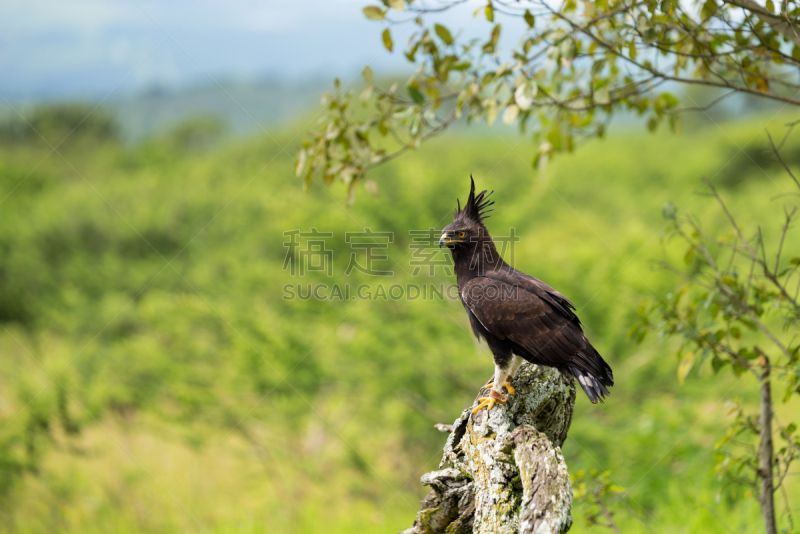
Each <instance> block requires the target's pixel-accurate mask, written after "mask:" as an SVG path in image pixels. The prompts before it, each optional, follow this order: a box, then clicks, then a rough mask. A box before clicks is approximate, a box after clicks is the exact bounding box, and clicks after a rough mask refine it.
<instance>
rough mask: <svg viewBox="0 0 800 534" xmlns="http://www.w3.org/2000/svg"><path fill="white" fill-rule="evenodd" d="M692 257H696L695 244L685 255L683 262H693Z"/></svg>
mask: <svg viewBox="0 0 800 534" xmlns="http://www.w3.org/2000/svg"><path fill="white" fill-rule="evenodd" d="M692 258H694V246H690V247H689V249H688V250H687V251H686V254H684V255H683V263H686V264H687V265H688V264H690V263H692Z"/></svg>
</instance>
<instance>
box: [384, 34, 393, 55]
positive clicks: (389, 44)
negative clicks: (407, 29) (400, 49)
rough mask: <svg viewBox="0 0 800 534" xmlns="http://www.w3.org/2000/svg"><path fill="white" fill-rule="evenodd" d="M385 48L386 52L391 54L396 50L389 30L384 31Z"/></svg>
mask: <svg viewBox="0 0 800 534" xmlns="http://www.w3.org/2000/svg"><path fill="white" fill-rule="evenodd" d="M383 46H385V47H386V50H388V51H389V52H391V51H392V49H393V48H394V42H393V41H392V32H390V31H389V28H386V29H385V30H383Z"/></svg>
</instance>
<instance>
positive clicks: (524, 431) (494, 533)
mask: <svg viewBox="0 0 800 534" xmlns="http://www.w3.org/2000/svg"><path fill="white" fill-rule="evenodd" d="M511 385H512V386H514V388H516V394H515V395H509V396H508V404H507V405H506V406H500V407H499V408H498V407H497V406H496V407H495V408H493V409H492V411H491V413H490V414H487V412H486V410H481V411H480V412H478V413H477V414H475V415H473V414H472V409H473V408H474V407H475V406H477V404H478V399H479V398H480V397H481V395H479V396H478V399H476V400H475V402H474V403H473V405H472V407H470V408H468V409H466V410H464V412H463V413H462V414H461V417H459V418H458V419H457V420H456V422H455V423H454V424H453V426H452V429H449V428H448V430H451V432H450V437H449V438H448V439H447V443H446V444H445V446H444V455H443V457H442V461H441V462H440V464H439V469H440V470H439V471H432V472H430V473H426V474H424V475H423V476H422V478H421V481H422V484H423V485H425V486H430V487H431V491H430V493H428V495H427V496H426V497H425V499H423V501H422V507H421V509H420V511H419V513H418V514H417V519H416V520H415V521H414V524H413V525H412V527H411V528H410V529H408V530H406V531H404V532H403V533H402V534H433V533H447V534H460V533H471V532H474V533H480V534H483V533H486V534H489V533H491V534H512V533H514V534H517V533H519V534H546V533H552V534H555V533H563V532H566V531H567V530H569V528H570V527H571V526H572V516H571V514H570V510H571V508H572V489H571V487H570V482H569V474H568V473H567V464H566V463H565V462H564V457H563V455H562V454H561V445H562V443H564V440H565V439H566V437H567V432H568V431H569V425H570V422H571V421H572V411H573V408H574V406H575V383H574V381H573V380H572V378H570V377H566V376H564V375H562V374H561V373H560V372H558V371H557V370H555V369H552V368H549V367H542V366H537V365H530V364H525V365H523V366H522V367H521V368H520V370H519V372H518V373H517V376H516V377H515V378H514V380H513V381H512V382H511Z"/></svg>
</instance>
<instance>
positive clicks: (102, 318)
mask: <svg viewBox="0 0 800 534" xmlns="http://www.w3.org/2000/svg"><path fill="white" fill-rule="evenodd" d="M89 109H91V108H89ZM104 109H105V108H100V109H98V110H96V111H95V112H94V113H92V114H91V115H90V117H89V119H87V120H85V121H82V120H81V119H83V117H84V116H85V115H86V112H87V109H85V108H81V107H73V106H50V107H43V108H37V109H35V110H33V111H32V112H31V114H29V115H28V116H27V117H26V118H27V119H28V121H29V122H31V124H32V125H35V127H36V129H37V130H38V131H39V132H40V133H41V134H42V136H41V137H40V136H38V135H35V134H34V135H31V132H30V128H28V129H26V127H25V125H24V124H20V122H19V121H15V120H11V119H9V120H7V121H6V122H5V123H3V125H2V127H0V143H1V144H0V153H2V157H0V327H1V328H0V353H1V354H2V355H3V357H2V358H0V518H1V519H0V529H1V530H2V531H4V532H21V533H24V532H42V531H49V532H83V533H87V532H117V531H119V532H129V531H133V530H137V531H141V532H163V531H184V532H287V533H288V532H298V533H304V532H308V533H311V532H332V533H335V532H341V533H345V532H346V533H359V532H397V531H399V530H401V529H403V528H406V527H407V526H408V525H409V524H410V522H411V520H412V519H413V517H414V514H415V512H416V510H417V509H418V500H419V499H420V498H421V497H422V496H423V495H424V493H425V490H424V489H423V488H422V487H420V484H419V476H420V475H421V474H422V473H424V472H426V471H429V470H431V469H433V468H435V467H436V464H437V462H438V460H439V457H440V452H441V447H442V445H443V443H444V439H445V438H444V435H443V434H441V433H439V432H437V431H436V430H435V429H434V428H433V424H435V423H449V422H452V421H453V420H454V419H455V418H456V417H457V416H458V415H459V414H460V412H461V410H463V409H464V408H465V407H467V406H468V405H469V404H470V403H471V402H472V400H473V399H474V397H475V395H476V394H477V392H478V388H479V387H480V385H481V384H483V383H484V381H485V380H486V379H487V378H488V377H489V375H490V374H491V364H490V360H489V359H490V355H489V353H488V349H487V348H486V346H485V345H478V344H476V342H475V341H474V339H473V337H472V335H471V333H470V331H469V326H468V324H467V319H466V316H465V315H464V314H463V311H462V309H461V304H460V303H458V302H457V301H448V300H444V301H439V300H422V299H418V300H399V301H385V300H383V299H377V300H372V301H370V300H353V301H341V300H337V299H333V300H321V301H320V300H315V299H311V300H300V299H295V300H285V299H284V298H283V297H284V294H285V292H284V286H285V284H298V283H301V284H308V283H326V284H329V285H330V284H331V283H333V282H336V283H339V284H341V285H344V284H350V285H351V286H352V287H355V286H357V285H358V284H361V283H366V284H370V285H371V286H372V287H373V288H374V287H377V285H378V284H380V283H383V284H387V285H388V284H393V283H399V284H403V285H405V284H407V283H417V284H422V283H435V284H442V283H443V284H447V283H452V282H454V278H452V277H448V276H446V275H445V274H444V273H443V272H442V271H439V272H438V273H437V275H436V276H434V277H429V276H428V274H427V270H425V269H423V271H422V273H421V274H420V275H419V276H416V277H412V275H411V273H412V271H413V267H412V266H411V265H410V260H411V258H412V250H411V248H410V247H409V245H410V244H411V237H410V236H409V233H408V232H409V230H411V229H417V230H427V229H428V228H436V229H440V228H442V227H443V226H444V225H446V224H447V223H448V222H449V220H451V217H452V210H453V208H454V206H455V199H456V198H457V197H459V198H461V199H462V200H463V199H464V198H465V196H466V193H467V187H468V176H469V174H470V173H472V174H473V175H474V176H475V178H476V181H477V183H478V185H479V186H480V187H485V188H488V189H494V190H495V191H496V193H495V200H496V202H497V206H496V207H497V210H496V212H495V213H494V214H493V216H492V218H491V219H490V220H489V224H488V226H489V229H490V231H491V232H493V233H494V234H496V235H503V234H506V233H507V232H508V231H509V228H512V227H513V228H515V229H516V232H517V234H518V235H519V236H520V237H521V241H520V242H519V243H518V244H517V247H516V249H515V254H514V258H513V259H514V264H515V266H516V267H518V268H520V269H522V270H524V271H526V272H529V273H531V274H533V275H534V276H537V277H538V278H541V279H543V280H545V281H546V282H547V283H549V284H551V285H553V286H555V287H556V288H558V289H559V290H560V291H562V292H563V293H564V294H566V295H567V296H568V297H569V298H570V299H572V300H573V301H574V302H575V304H576V306H577V308H578V311H579V314H580V316H581V318H582V319H583V321H584V323H585V325H586V329H587V331H588V333H589V335H590V337H591V339H592V340H593V342H594V343H595V345H596V346H597V348H598V349H599V351H600V352H601V353H602V354H603V355H604V357H605V358H606V359H607V360H608V361H609V362H610V363H611V365H612V367H613V368H614V370H615V377H616V379H617V384H618V385H617V386H615V388H614V390H613V392H612V397H611V398H610V400H609V402H607V403H606V404H605V405H600V406H592V405H590V404H589V403H588V401H587V400H586V399H585V398H581V399H580V400H579V401H578V404H577V406H576V414H575V418H574V421H573V427H572V431H571V433H570V437H569V439H568V440H567V442H566V443H565V445H564V454H565V457H566V459H567V462H568V464H569V466H570V469H571V470H572V471H573V472H576V473H577V472H580V471H582V470H586V471H597V472H604V473H605V472H608V473H605V474H604V477H606V483H607V485H608V487H611V486H613V487H614V491H615V492H616V491H617V490H618V489H619V488H624V490H621V491H622V493H621V498H622V499H624V501H625V503H626V506H628V507H629V509H630V510H631V513H626V514H617V515H616V516H615V520H616V522H617V524H618V525H619V526H620V528H621V529H622V530H623V531H625V532H646V531H649V532H726V531H728V530H729V529H731V530H734V531H737V532H739V531H742V530H743V529H744V530H745V531H747V530H748V525H754V524H758V521H759V511H758V507H757V504H756V503H755V501H752V500H748V499H747V498H746V496H742V495H739V496H736V495H731V494H730V493H723V492H722V491H721V490H722V487H723V484H722V481H720V480H718V479H716V478H714V477H709V476H708V474H709V472H710V471H711V470H712V469H713V468H714V465H715V459H714V450H713V447H714V444H715V442H716V441H717V440H718V439H719V436H720V435H722V434H723V433H724V431H725V429H726V428H727V426H728V425H729V423H730V420H729V419H730V418H731V417H733V416H732V415H730V414H729V410H728V409H727V408H726V403H727V402H729V401H732V400H734V397H739V401H738V402H740V403H741V404H742V405H743V406H751V407H752V406H756V405H757V401H758V382H757V380H755V379H753V378H752V377H750V376H747V375H744V376H742V377H737V376H736V375H734V374H733V373H730V372H729V371H727V370H724V371H723V372H722V373H721V374H720V376H719V378H718V379H716V380H713V381H709V380H706V379H705V378H707V377H708V376H710V375H711V373H712V369H711V364H710V363H709V362H706V363H705V364H703V365H700V366H698V367H696V368H695V369H694V370H693V371H692V372H691V373H690V374H689V375H688V376H686V378H685V381H684V383H683V384H682V385H681V384H680V383H679V382H678V380H677V379H676V369H677V368H678V364H679V361H678V360H677V359H676V356H675V355H676V353H677V347H678V345H679V340H674V341H671V340H659V339H657V338H656V337H655V336H653V337H649V338H647V339H645V341H644V342H643V343H641V344H637V343H636V340H632V339H630V338H629V336H628V333H629V330H630V328H631V326H632V325H634V324H635V322H636V321H637V317H638V311H637V310H638V309H639V307H640V304H641V302H642V301H643V300H646V299H649V300H654V299H655V298H659V296H661V297H663V295H665V294H667V293H668V292H669V291H670V290H671V289H673V288H674V287H675V284H676V282H675V278H674V275H672V274H670V273H667V272H664V271H663V270H659V269H657V268H656V267H655V265H654V261H653V260H654V259H660V258H662V257H663V254H664V252H666V253H667V254H668V255H669V254H673V255H677V256H676V257H682V256H683V254H684V252H685V251H684V250H683V248H677V247H676V248H675V249H674V250H673V249H670V248H669V247H670V245H664V242H663V241H662V240H661V239H660V237H662V235H663V233H664V232H665V231H666V229H667V225H668V221H667V220H665V219H664V218H663V216H662V206H663V205H664V203H665V202H668V201H669V202H672V203H673V204H674V205H675V206H676V207H677V209H679V210H680V212H681V213H692V214H695V215H696V216H698V217H699V218H700V219H702V220H703V222H704V225H705V228H709V229H711V230H713V229H715V228H722V227H723V226H724V224H725V221H724V219H723V215H722V214H721V213H719V212H718V210H716V209H714V204H713V200H711V199H709V198H708V197H707V196H706V195H705V194H704V193H703V192H702V191H701V189H702V186H703V184H702V181H701V177H706V178H709V179H711V180H713V182H714V183H715V184H716V185H717V187H718V188H719V191H720V193H721V195H723V196H724V198H725V199H726V202H728V204H729V206H730V207H731V209H732V210H734V211H735V212H736V213H737V214H738V216H739V217H740V219H741V220H742V221H743V222H749V223H753V224H761V225H762V226H763V227H764V228H765V229H769V228H776V229H779V227H780V223H781V222H782V217H783V214H782V213H781V211H780V210H779V209H775V206H776V201H775V200H773V197H775V196H776V195H779V194H781V193H782V192H785V191H786V190H789V187H790V183H789V180H790V179H789V178H788V177H787V176H786V175H785V174H784V173H783V172H782V169H780V168H779V167H778V166H777V163H776V162H774V161H773V160H772V159H771V158H769V157H768V156H766V155H765V150H766V149H768V144H767V140H766V136H765V134H764V127H765V126H766V127H768V128H770V129H772V130H773V131H782V130H781V128H782V124H783V123H784V122H786V121H785V120H784V119H783V118H782V117H781V116H780V115H779V114H778V115H776V114H775V113H773V112H768V113H766V114H762V115H755V116H750V117H749V118H747V119H746V120H743V121H739V122H726V123H722V124H721V125H718V124H716V123H713V122H708V123H706V124H697V125H695V127H693V128H691V129H688V128H687V129H686V131H687V133H684V134H682V135H680V136H675V135H671V134H666V133H656V134H654V135H649V136H645V135H641V134H640V133H639V131H638V130H637V131H635V132H629V131H628V130H626V129H624V128H623V129H620V130H617V131H614V132H612V134H611V135H609V136H608V138H607V139H604V140H596V141H592V142H590V143H588V144H587V145H586V146H585V147H583V148H582V149H581V150H579V151H577V152H576V153H575V154H573V155H571V156H569V157H563V158H558V159H557V160H555V161H554V162H552V163H551V164H550V165H549V166H548V168H547V173H546V175H544V176H542V175H538V174H537V173H536V172H535V171H532V170H531V168H530V161H531V158H532V156H533V153H532V148H531V147H528V146H527V145H525V144H522V145H520V144H518V143H519V140H518V139H517V138H516V137H514V136H511V135H509V134H508V132H506V131H503V130H502V129H500V130H489V129H479V130H475V131H471V132H469V134H465V133H463V132H462V133H458V132H457V133H455V134H454V135H451V136H449V137H447V138H446V139H436V140H432V141H431V142H430V143H428V144H427V145H424V146H422V147H421V148H420V149H419V150H418V151H415V152H413V153H410V154H408V155H407V156H405V157H404V158H402V159H399V160H397V161H393V162H391V163H390V164H388V165H385V166H382V167H380V168H377V169H375V170H374V171H372V173H371V179H373V180H374V181H375V183H376V185H377V186H378V191H379V196H378V197H373V196H367V195H363V196H362V197H361V198H359V201H358V202H357V203H356V204H355V205H354V206H352V207H345V202H346V198H345V196H344V195H345V192H344V191H341V190H336V189H329V188H327V186H325V185H320V184H318V183H316V182H314V183H312V184H311V186H310V188H309V190H308V192H307V193H304V192H303V190H302V187H301V183H300V180H294V181H293V180H291V179H287V177H289V176H291V175H292V174H293V171H294V164H295V161H294V159H293V156H294V154H295V153H296V152H297V150H298V148H299V146H300V145H299V137H298V135H297V133H298V132H302V131H303V129H304V127H305V126H306V124H307V123H306V121H305V120H300V121H297V122H294V123H286V124H284V126H281V127H274V128H271V129H270V130H269V131H265V132H261V133H259V134H258V135H253V136H249V137H235V136H230V135H228V134H227V132H228V128H227V127H226V126H225V124H224V122H223V121H220V120H218V119H215V118H213V117H208V116H200V117H196V118H190V119H188V120H186V121H184V122H181V123H178V124H176V125H175V126H173V127H171V128H167V129H164V130H162V131H160V132H158V133H157V134H154V135H152V136H150V137H147V138H145V139H143V140H140V141H137V142H128V141H125V140H124V136H122V135H120V133H119V132H121V131H123V129H124V128H123V127H122V126H120V125H119V124H118V123H116V122H115V120H114V116H113V114H111V113H107V112H106V111H104ZM310 116H313V114H311V113H310ZM69 132H72V133H71V135H69V137H68V138H67V140H66V141H64V142H63V143H61V140H62V139H63V138H64V136H65V135H67V134H68V133H69ZM797 135H798V134H797V133H795V134H794V136H793V137H792V138H790V139H789V143H790V145H789V146H796V143H797ZM59 143H61V144H59ZM791 143H794V144H793V145H792V144H791ZM54 146H56V147H57V152H53V151H52V147H54ZM788 159H790V160H791V161H790V165H792V166H793V167H794V168H797V166H798V164H800V161H799V160H798V159H797V151H796V150H794V151H790V152H789V154H788ZM312 227H315V228H318V229H319V230H320V231H325V232H332V233H333V237H331V238H330V239H328V240H327V243H326V245H327V247H328V248H329V249H331V250H332V251H333V277H332V279H331V278H329V277H327V276H326V275H324V273H318V272H314V273H307V275H306V276H305V277H303V278H299V277H293V276H291V274H290V273H289V272H288V271H285V270H283V265H284V260H285V258H286V254H287V249H286V248H285V247H284V242H285V240H286V238H285V237H284V232H286V231H291V230H295V229H297V230H301V231H303V232H306V231H309V230H310V229H311V228H312ZM365 227H369V228H371V229H373V230H374V231H381V232H393V233H394V236H395V238H394V242H393V243H392V244H390V245H389V248H388V250H387V253H388V255H389V260H387V261H384V262H381V263H380V265H381V267H382V268H386V269H390V270H393V271H394V275H393V276H392V277H391V278H389V279H388V280H387V279H377V278H374V277H368V276H365V275H361V274H358V273H353V274H352V275H351V276H345V275H344V270H345V268H346V266H347V263H348V259H349V256H350V253H351V248H350V246H349V245H348V244H347V243H346V242H345V235H344V234H345V232H358V231H363V229H364V228H365ZM765 238H766V239H769V236H765ZM663 246H667V250H664V249H662V247H663ZM785 247H786V254H787V255H788V256H789V257H791V256H798V255H800V243H798V242H796V241H792V242H787V243H786V244H785ZM748 386H750V387H748ZM798 409H800V404H798V401H797V399H796V398H793V399H792V400H791V401H790V402H789V403H786V404H783V403H778V404H777V405H776V412H777V414H778V416H779V417H784V418H786V417H789V416H790V415H791V414H796V413H797V411H798ZM786 484H787V485H788V487H789V488H790V491H791V492H793V493H792V494H794V495H797V494H798V493H797V492H798V489H800V488H798V484H800V482H798V479H797V477H796V476H795V477H791V476H790V477H788V478H787V482H786ZM795 510H797V507H796V505H795ZM596 514H597V511H596V503H595V502H594V501H593V500H591V499H587V500H584V499H580V498H579V499H577V500H576V503H575V509H574V515H575V517H576V524H575V526H574V527H573V531H574V532H583V531H586V530H587V529H591V528H599V527H593V526H592V525H591V523H585V522H582V521H581V518H582V517H584V516H586V517H595V516H596ZM784 521H785V519H784ZM784 524H785V523H784Z"/></svg>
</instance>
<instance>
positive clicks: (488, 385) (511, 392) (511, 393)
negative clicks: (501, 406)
mask: <svg viewBox="0 0 800 534" xmlns="http://www.w3.org/2000/svg"><path fill="white" fill-rule="evenodd" d="M493 387H494V381H492V382H489V383H488V384H486V385H485V386H483V387H482V388H481V389H492V388H493ZM501 387H504V388H506V391H508V394H509V395H513V394H514V393H516V391H515V390H514V388H513V387H511V384H509V383H508V382H506V383H505V384H503V385H502V386H501Z"/></svg>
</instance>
